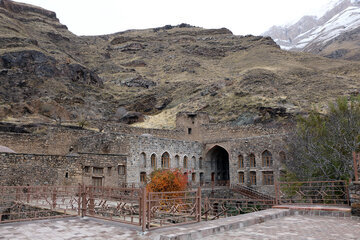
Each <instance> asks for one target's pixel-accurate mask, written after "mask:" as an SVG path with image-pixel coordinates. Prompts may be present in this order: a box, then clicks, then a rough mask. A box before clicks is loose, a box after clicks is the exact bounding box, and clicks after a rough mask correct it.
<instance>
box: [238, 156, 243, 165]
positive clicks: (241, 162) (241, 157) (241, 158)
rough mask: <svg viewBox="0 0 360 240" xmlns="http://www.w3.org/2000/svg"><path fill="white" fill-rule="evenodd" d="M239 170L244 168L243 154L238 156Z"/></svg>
mask: <svg viewBox="0 0 360 240" xmlns="http://www.w3.org/2000/svg"><path fill="white" fill-rule="evenodd" d="M238 168H244V157H243V155H241V154H240V155H239V156H238Z"/></svg>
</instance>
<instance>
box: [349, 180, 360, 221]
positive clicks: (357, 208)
mask: <svg viewBox="0 0 360 240" xmlns="http://www.w3.org/2000/svg"><path fill="white" fill-rule="evenodd" d="M349 194H350V202H351V214H352V215H353V216H358V217H360V181H359V182H352V183H351V184H350V186H349Z"/></svg>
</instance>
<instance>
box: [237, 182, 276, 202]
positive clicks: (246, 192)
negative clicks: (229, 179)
mask: <svg viewBox="0 0 360 240" xmlns="http://www.w3.org/2000/svg"><path fill="white" fill-rule="evenodd" d="M230 189H231V190H233V191H234V192H237V193H240V194H241V195H243V196H245V197H248V198H250V199H260V200H271V201H275V198H274V197H272V196H269V195H266V194H263V193H260V192H258V191H256V190H254V189H252V188H250V187H246V186H243V185H240V184H231V185H230Z"/></svg>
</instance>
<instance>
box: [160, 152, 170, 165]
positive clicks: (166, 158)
mask: <svg viewBox="0 0 360 240" xmlns="http://www.w3.org/2000/svg"><path fill="white" fill-rule="evenodd" d="M161 167H162V168H169V167H170V155H169V153H167V152H164V153H163V155H162V156H161Z"/></svg>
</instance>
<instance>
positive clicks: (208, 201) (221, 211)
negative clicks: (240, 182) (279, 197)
mask: <svg viewBox="0 0 360 240" xmlns="http://www.w3.org/2000/svg"><path fill="white" fill-rule="evenodd" d="M273 205H274V201H272V200H259V199H228V198H227V199H221V198H205V199H204V201H203V202H202V219H203V220H205V221H208V220H215V219H219V218H226V217H231V216H237V215H240V214H245V213H250V212H256V211H261V210H265V209H268V208H271V207H272V206H273Z"/></svg>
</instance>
